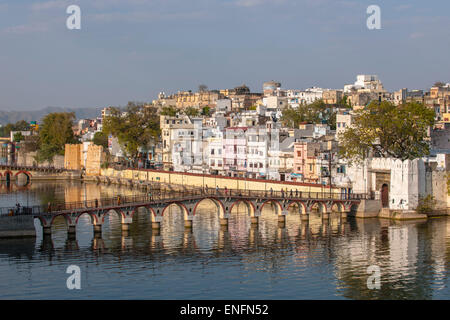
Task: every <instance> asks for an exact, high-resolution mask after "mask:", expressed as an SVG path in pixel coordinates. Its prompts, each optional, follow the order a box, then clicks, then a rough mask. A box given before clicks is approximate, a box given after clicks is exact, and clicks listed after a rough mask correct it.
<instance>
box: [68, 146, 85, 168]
mask: <svg viewBox="0 0 450 320" xmlns="http://www.w3.org/2000/svg"><path fill="white" fill-rule="evenodd" d="M82 146H83V145H82V144H66V150H65V154H64V168H66V169H68V170H81V168H82V157H81V156H82V152H83V150H82Z"/></svg>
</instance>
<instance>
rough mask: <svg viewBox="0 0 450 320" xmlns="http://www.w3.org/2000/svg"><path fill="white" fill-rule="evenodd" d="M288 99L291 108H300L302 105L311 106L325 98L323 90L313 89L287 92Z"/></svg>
mask: <svg viewBox="0 0 450 320" xmlns="http://www.w3.org/2000/svg"><path fill="white" fill-rule="evenodd" d="M286 97H287V101H288V104H289V106H291V107H292V108H298V107H299V106H300V105H302V104H311V103H313V102H314V101H316V100H320V99H322V97H323V89H322V88H317V87H312V88H308V89H305V90H287V91H286Z"/></svg>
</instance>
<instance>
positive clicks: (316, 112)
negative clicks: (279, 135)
mask: <svg viewBox="0 0 450 320" xmlns="http://www.w3.org/2000/svg"><path fill="white" fill-rule="evenodd" d="M281 121H282V122H283V124H284V125H286V126H288V127H290V128H298V126H299V124H300V123H305V122H306V123H316V124H318V123H325V124H328V125H329V126H330V127H331V129H335V128H336V112H335V111H334V110H333V109H332V108H331V107H329V106H328V105H326V104H325V103H324V102H323V100H316V101H314V102H313V103H311V104H301V105H300V106H299V107H298V108H297V109H294V108H292V107H287V108H285V109H284V110H283V115H282V117H281Z"/></svg>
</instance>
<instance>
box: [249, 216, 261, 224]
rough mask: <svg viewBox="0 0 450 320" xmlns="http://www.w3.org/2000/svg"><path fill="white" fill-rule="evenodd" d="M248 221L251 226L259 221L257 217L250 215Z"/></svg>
mask: <svg viewBox="0 0 450 320" xmlns="http://www.w3.org/2000/svg"><path fill="white" fill-rule="evenodd" d="M250 222H251V224H252V226H257V225H258V223H259V217H251V218H250Z"/></svg>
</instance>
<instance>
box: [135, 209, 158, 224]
mask: <svg viewBox="0 0 450 320" xmlns="http://www.w3.org/2000/svg"><path fill="white" fill-rule="evenodd" d="M141 208H143V209H145V210H146V215H147V216H148V217H149V218H150V222H153V221H154V220H155V217H156V212H155V210H154V209H153V208H152V207H150V206H139V207H136V208H134V209H133V211H131V218H132V219H134V215H135V214H137V213H138V210H139V209H141ZM133 221H134V220H133Z"/></svg>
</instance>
